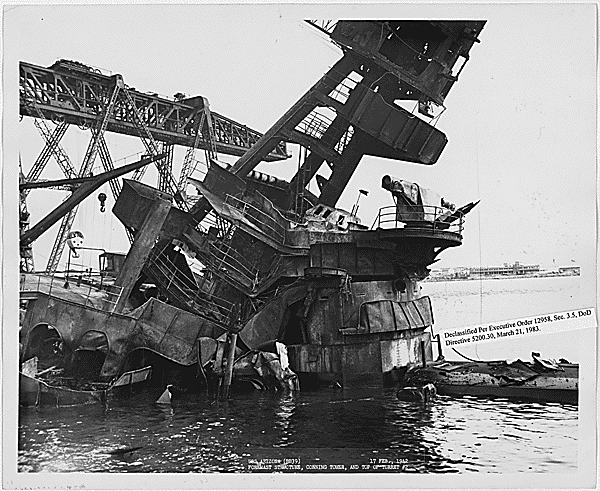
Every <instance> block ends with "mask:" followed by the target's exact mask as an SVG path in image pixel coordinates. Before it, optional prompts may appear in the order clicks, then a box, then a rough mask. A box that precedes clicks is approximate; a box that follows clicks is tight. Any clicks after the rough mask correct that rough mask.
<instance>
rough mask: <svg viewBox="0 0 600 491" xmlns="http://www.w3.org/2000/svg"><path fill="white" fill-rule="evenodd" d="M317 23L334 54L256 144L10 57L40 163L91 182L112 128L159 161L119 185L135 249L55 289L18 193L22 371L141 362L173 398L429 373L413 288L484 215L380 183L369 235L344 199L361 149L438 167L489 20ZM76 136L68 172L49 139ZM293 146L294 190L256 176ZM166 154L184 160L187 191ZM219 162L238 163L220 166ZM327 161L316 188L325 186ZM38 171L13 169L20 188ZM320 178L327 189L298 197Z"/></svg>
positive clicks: (143, 99) (190, 106)
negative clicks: (386, 197) (201, 391)
mask: <svg viewBox="0 0 600 491" xmlns="http://www.w3.org/2000/svg"><path fill="white" fill-rule="evenodd" d="M311 24H313V25H314V26H315V27H317V28H319V29H321V30H322V31H324V32H326V33H327V34H328V35H329V36H330V38H331V40H332V41H333V42H334V43H335V44H336V45H338V46H339V47H340V48H341V49H342V51H343V57H342V58H341V59H340V60H339V61H338V62H337V63H335V64H334V65H333V67H332V68H331V69H330V70H329V71H328V72H327V73H326V74H325V75H324V76H323V77H322V78H321V79H320V80H319V81H318V82H317V83H316V84H315V85H314V86H313V87H312V88H310V89H309V90H308V91H307V92H306V94H304V95H303V96H302V97H301V98H300V99H299V100H298V101H297V102H296V103H295V104H294V105H293V106H292V107H291V108H290V109H289V110H288V111H287V112H286V113H285V114H284V115H283V116H282V117H281V118H280V119H279V120H278V121H277V122H276V123H275V124H274V125H273V126H272V127H271V128H270V129H269V130H268V131H267V132H266V133H265V134H264V135H262V136H261V135H260V134H258V133H256V132H253V131H252V130H249V129H248V128H246V127H242V125H239V124H237V123H235V122H234V121H232V120H228V119H227V118H224V117H223V116H220V115H218V114H216V113H214V112H211V111H210V110H209V107H208V101H207V100H206V99H204V98H202V97H194V98H189V99H186V98H184V97H179V98H177V99H176V100H175V101H169V100H167V99H164V98H160V97H158V96H156V94H152V95H148V94H142V93H140V92H137V91H136V90H135V89H131V88H128V87H127V86H125V84H124V83H123V79H122V77H121V76H119V75H115V76H112V77H109V76H107V75H103V74H100V73H97V72H95V71H93V70H90V69H88V68H86V67H85V66H80V64H77V63H74V62H57V64H55V65H53V67H50V68H42V67H36V66H34V65H30V64H26V63H22V64H21V67H20V68H21V106H20V107H21V114H22V115H25V116H31V117H34V118H36V119H35V121H36V125H38V127H40V131H41V132H42V134H43V135H44V137H45V138H46V148H45V149H44V152H46V154H45V156H44V157H43V158H42V156H40V159H39V160H41V161H44V159H45V161H47V159H48V156H49V155H54V156H55V157H56V160H57V161H59V163H61V162H62V167H63V170H64V171H65V175H66V176H67V177H70V178H75V177H78V178H84V177H86V176H88V174H89V169H90V165H91V162H93V160H94V159H95V157H96V155H97V154H99V155H100V157H101V160H102V162H103V164H104V166H105V169H106V171H107V173H108V172H110V171H111V170H113V169H112V162H111V160H110V156H109V155H108V152H107V147H106V143H105V141H104V132H105V131H114V132H120V133H124V134H130V135H138V136H140V137H141V138H142V141H143V142H144V144H145V145H146V148H147V154H148V155H149V156H150V159H154V161H155V163H156V165H157V166H158V169H159V186H158V188H154V187H151V186H149V185H146V184H142V183H140V182H138V180H139V178H140V177H141V175H142V174H143V170H144V169H145V165H146V164H147V163H148V158H146V160H145V161H144V162H141V163H139V165H140V167H139V170H137V171H136V173H135V174H134V178H133V179H131V180H124V181H123V187H122V189H120V186H119V185H118V183H117V181H116V180H111V181H110V183H111V186H112V188H113V193H114V195H115V197H116V198H117V201H116V204H115V206H114V208H113V213H114V214H115V215H116V216H117V217H118V219H119V220H120V221H121V222H122V223H123V225H124V226H125V227H126V229H127V231H128V233H129V235H130V238H131V239H132V245H131V249H130V250H129V253H128V254H127V257H126V258H123V257H121V256H119V255H116V254H110V253H105V254H103V255H102V256H101V259H102V260H103V261H104V271H103V281H102V283H101V284H97V283H94V282H91V281H87V282H86V281H85V278H84V279H80V280H79V284H75V282H74V281H71V282H69V281H68V279H67V282H66V283H67V284H66V285H62V280H58V279H57V277H56V275H53V274H52V273H53V272H54V271H55V269H56V264H57V262H58V259H56V254H53V257H52V258H51V260H52V261H54V262H53V263H52V264H50V263H49V266H48V270H47V271H48V273H49V274H48V275H39V274H34V273H32V272H31V269H32V268H31V267H28V264H29V265H30V264H31V259H30V258H31V243H32V242H33V240H35V237H34V236H35V234H36V233H38V234H39V233H43V231H45V230H46V229H47V228H49V225H48V224H47V223H46V224H44V227H46V228H45V229H44V230H43V231H42V232H40V229H39V228H37V229H36V227H38V225H36V226H34V227H33V228H31V229H29V224H28V221H27V214H26V209H25V205H24V199H23V200H22V205H23V206H22V235H21V251H22V264H23V266H22V270H23V272H22V274H21V299H22V301H24V302H26V303H27V306H26V313H25V315H24V318H23V322H22V330H21V342H22V356H21V359H22V360H29V359H33V358H34V357H37V359H38V360H39V363H40V364H41V365H42V367H47V368H49V372H47V373H54V376H55V377H57V376H58V375H61V376H64V377H67V376H69V377H75V378H78V379H81V380H87V381H90V380H91V381H98V382H102V383H105V384H106V383H108V382H109V381H111V380H114V379H115V378H117V377H119V376H120V375H122V374H123V373H128V372H130V371H132V370H139V369H143V368H144V367H147V366H151V367H152V370H153V373H152V380H154V381H156V382H158V383H159V384H160V385H162V387H164V385H165V384H167V383H169V384H173V385H175V386H176V387H180V388H182V389H183V390H185V388H186V387H192V386H195V387H197V386H198V385H199V384H201V383H206V384H210V382H211V380H213V379H214V380H217V381H222V380H223V378H224V380H225V382H224V384H225V385H226V386H228V383H229V380H230V378H229V379H228V376H229V377H231V375H233V377H234V379H235V380H238V381H243V380H246V381H249V382H251V383H252V384H253V385H255V386H257V387H265V386H269V385H275V386H279V387H288V388H298V387H299V384H298V378H300V379H302V383H303V385H304V384H307V385H310V384H311V383H323V382H326V383H333V384H336V383H337V384H339V385H341V386H344V387H346V386H349V385H352V384H361V385H371V384H378V385H380V384H383V383H397V382H398V381H399V380H401V379H402V377H403V376H404V374H405V372H406V371H407V370H408V368H409V367H411V366H415V365H425V364H427V363H431V362H432V361H433V350H432V334H431V332H430V330H429V328H430V327H431V326H432V325H433V313H432V308H431V302H430V299H429V298H428V297H426V296H423V295H422V294H421V288H420V286H419V281H420V280H422V279H424V278H425V277H426V276H427V275H428V272H429V271H428V269H427V267H428V266H429V265H431V264H432V263H433V262H434V261H435V260H436V258H437V256H438V255H439V254H440V253H441V252H442V251H443V250H445V249H446V248H448V247H455V246H459V245H460V244H461V242H462V231H463V220H464V215H465V214H466V213H468V211H470V210H471V209H472V208H473V206H475V204H476V203H469V204H467V205H465V206H463V207H460V208H456V207H455V206H454V205H452V204H451V203H448V202H447V201H446V200H444V199H443V198H442V197H441V196H440V195H438V194H437V193H435V192H433V191H430V190H427V189H424V188H422V187H420V186H419V185H417V184H415V183H412V182H408V181H405V180H401V179H396V178H393V177H390V176H383V179H382V186H383V187H384V188H385V189H386V190H388V191H389V192H390V193H391V195H392V197H393V199H394V201H395V204H394V205H392V206H388V207H384V208H382V209H381V210H380V211H379V214H378V216H377V219H376V221H375V223H374V225H373V226H372V227H367V226H365V225H363V224H361V223H360V220H359V219H358V218H357V216H356V211H357V209H356V208H357V207H355V209H354V210H353V211H352V213H349V212H347V211H344V210H341V209H337V208H335V205H336V203H337V201H338V199H339V198H340V195H341V194H342V191H343V190H344V188H345V187H346V185H347V183H348V181H349V179H350V177H351V176H352V174H353V173H354V171H355V170H356V168H357V166H358V164H359V162H360V161H361V159H362V157H363V156H364V155H372V156H377V157H384V158H387V159H391V160H399V161H405V162H412V163H416V164H424V165H432V164H434V163H436V162H437V160H438V158H439V156H440V154H441V153H442V150H443V149H444V147H445V145H446V143H447V139H446V136H445V135H444V133H442V132H441V131H440V130H439V129H437V128H436V127H435V122H436V121H437V117H438V116H439V114H440V113H441V111H442V110H443V109H444V108H443V103H444V99H445V97H446V95H447V94H448V92H449V91H450V89H451V88H452V86H453V85H454V83H455V82H456V80H457V78H458V75H459V74H460V72H461V70H462V68H463V67H464V64H465V62H466V61H467V60H468V58H469V51H470V49H471V48H472V46H473V44H474V43H475V42H478V39H477V36H478V34H479V32H480V31H481V30H482V28H483V26H484V24H485V22H484V21H439V22H436V21H339V22H337V23H317V22H313V21H311ZM408 104H410V105H411V106H414V108H413V110H412V112H411V111H409V110H407V109H405V108H404V106H407V105H408ZM48 119H52V120H54V121H55V122H56V123H57V126H56V129H55V130H54V132H51V131H50V129H49V127H48V126H47V124H46V122H45V120H48ZM69 124H78V125H80V126H83V127H89V128H91V129H92V141H91V142H90V147H89V148H88V153H87V154H86V157H85V158H84V164H83V165H82V170H81V171H80V172H79V173H78V172H76V171H75V169H74V168H73V167H72V165H71V166H69V165H68V157H67V156H66V155H65V154H64V151H63V153H61V151H62V149H61V148H60V144H59V141H60V138H61V136H62V134H64V131H65V130H66V127H67V126H68V125H69ZM286 142H291V143H295V144H298V145H299V146H300V161H299V164H298V170H297V172H296V174H295V175H294V177H293V178H292V179H291V180H290V181H289V182H287V181H284V180H281V179H277V178H275V177H272V176H270V175H266V174H264V173H261V172H257V171H255V170H254V169H255V167H256V166H257V165H258V164H259V163H260V162H261V161H265V160H281V159H284V158H287V157H289V156H288V154H287V149H286ZM174 145H185V146H187V147H188V148H189V150H188V154H186V161H185V162H184V166H183V167H184V170H183V172H182V176H181V179H180V180H179V183H178V182H177V180H176V179H175V178H174V177H173V176H172V174H171V166H172V151H173V146H174ZM197 148H199V149H204V150H205V151H206V153H207V158H208V159H209V161H210V165H209V166H208V172H207V174H206V176H205V178H204V179H203V180H202V181H200V180H197V179H192V178H190V172H189V171H190V167H191V166H192V159H191V158H188V155H190V152H193V151H194V149H197ZM219 152H225V153H229V154H233V155H241V157H240V158H239V160H237V162H235V164H233V165H231V166H229V165H226V164H224V163H222V162H220V161H219V160H218V159H217V154H218V153H219ZM42 163H43V162H42ZM323 165H326V166H327V167H328V168H329V170H330V177H329V178H327V179H326V178H325V177H323V176H322V175H320V174H318V171H319V169H320V168H321V167H322V166H323ZM41 168H43V165H42V164H41V163H36V166H34V169H33V170H32V171H31V172H30V174H29V175H28V176H27V178H24V177H23V179H22V182H23V186H22V191H21V193H22V196H23V194H24V193H26V192H28V190H27V188H26V186H27V185H29V186H34V184H31V183H32V182H35V181H36V180H37V178H38V177H39V174H40V172H41ZM97 177H98V176H97ZM313 178H314V179H316V183H317V184H318V189H319V191H320V193H319V195H318V196H317V195H315V194H313V193H312V192H310V191H309V189H308V184H309V182H310V181H311V180H313ZM188 182H191V184H193V186H195V188H196V189H197V190H198V193H199V196H198V198H197V199H196V200H194V199H193V197H189V196H187V194H186V192H185V189H186V186H187V183H188ZM42 184H43V183H42ZM42 184H38V185H39V186H41V185H42ZM84 185H85V184H82V185H81V186H82V187H83V186H84ZM79 189H80V188H78V190H79ZM94 189H97V187H96V188H94ZM78 190H76V191H75V192H74V194H75V193H77V191H78ZM86 192H92V191H89V190H88V191H86ZM83 194H85V193H83ZM72 211H73V209H70V210H69V212H68V213H69V214H68V215H66V216H65V213H66V212H62V213H57V214H56V216H53V217H52V220H53V221H52V220H51V221H52V223H55V222H56V221H58V220H59V219H61V218H63V225H64V226H63V227H62V228H61V231H62V235H61V234H59V237H58V238H57V244H56V246H55V250H56V251H55V252H56V253H57V254H58V255H59V256H60V252H62V248H61V247H64V243H65V238H66V237H67V234H66V233H68V231H69V229H70V225H71V224H72V219H70V218H69V217H71V215H72ZM69 219H70V220H71V221H70V223H69ZM44 227H42V228H44ZM32 231H33V232H35V233H32ZM38 236H39V235H38ZM61 241H62V244H61ZM192 260H197V261H199V262H200V263H201V264H202V265H203V268H204V269H203V270H202V272H201V273H197V272H193V271H192V269H191V268H190V266H189V262H190V261H192ZM111 275H112V277H113V278H114V281H109V279H110V278H111ZM69 283H70V284H69ZM149 284H151V285H153V286H152V288H150V289H148V288H147V285H149ZM65 286H68V288H65ZM232 347H234V349H232ZM227 367H229V370H226V368H227ZM231 372H233V373H231ZM45 382H47V383H49V382H48V380H46V381H45ZM35 390H37V391H38V396H39V393H40V391H41V392H44V391H46V392H47V391H48V390H50V389H49V388H48V387H46V388H45V389H40V387H37V389H35ZM38 396H36V400H39V397H38Z"/></svg>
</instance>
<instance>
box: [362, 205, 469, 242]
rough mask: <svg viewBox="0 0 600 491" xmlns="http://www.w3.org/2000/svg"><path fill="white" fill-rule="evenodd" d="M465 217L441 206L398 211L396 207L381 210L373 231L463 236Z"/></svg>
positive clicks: (372, 226)
mask: <svg viewBox="0 0 600 491" xmlns="http://www.w3.org/2000/svg"><path fill="white" fill-rule="evenodd" d="M463 224H464V215H463V214H462V213H461V212H459V211H454V212H453V211H452V210H449V209H448V208H442V207H441V206H419V207H418V209H415V210H398V209H397V208H396V206H385V207H383V208H380V210H379V213H378V214H377V217H376V218H375V221H374V222H373V225H371V229H379V228H380V229H394V228H411V229H413V228H421V229H428V230H434V231H440V232H452V233H455V234H459V235H462V231H463Z"/></svg>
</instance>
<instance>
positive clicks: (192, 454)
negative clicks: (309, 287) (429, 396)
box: [18, 390, 577, 473]
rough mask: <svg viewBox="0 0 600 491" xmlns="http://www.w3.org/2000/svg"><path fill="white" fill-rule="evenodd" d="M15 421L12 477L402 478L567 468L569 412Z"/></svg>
mask: <svg viewBox="0 0 600 491" xmlns="http://www.w3.org/2000/svg"><path fill="white" fill-rule="evenodd" d="M20 418H21V421H20V429H19V437H20V443H19V460H18V462H19V464H18V465H19V471H21V472H38V471H49V472H74V471H78V472H108V471H110V472H248V471H249V469H248V461H249V459H263V460H264V459H276V458H280V459H285V458H289V459H300V461H301V464H302V465H303V466H306V465H307V464H319V463H320V464H339V463H344V464H345V466H346V470H347V471H349V469H350V466H351V465H352V464H355V465H357V466H359V469H358V470H355V472H360V471H361V470H367V469H361V467H362V466H363V465H372V464H373V463H377V462H381V461H380V460H379V459H386V460H387V461H389V462H390V463H392V462H398V463H402V470H403V471H404V472H428V473H431V472H469V471H474V472H499V473H502V472H569V471H573V472H575V471H576V470H577V439H576V435H577V408H576V407H574V406H569V405H560V404H540V403H513V402H509V401H505V400H501V399H496V400H486V399H475V398H447V397H440V398H438V399H437V400H436V401H435V402H434V403H432V404H429V405H427V406H424V405H422V404H420V403H412V402H403V401H398V400H397V399H396V396H395V391H394V390H386V391H375V392H373V391H372V392H370V393H358V392H348V391H341V390H340V391H333V390H332V391H320V392H318V393H299V394H291V395H277V394H271V393H255V394H250V395H243V396H241V395H240V396H238V397H236V398H235V399H233V400H231V401H229V402H227V403H216V402H214V401H210V400H207V399H206V398H205V396H198V397H195V398H188V399H185V400H181V401H178V402H177V401H176V402H174V404H173V406H172V407H170V406H160V405H156V404H154V403H153V402H152V401H151V400H146V401H145V400H140V399H136V400H135V401H129V402H124V403H120V404H118V405H114V406H111V407H108V408H102V407H100V406H88V407H79V408H62V409H60V410H57V409H44V410H35V409H33V410H24V411H22V412H21V416H20ZM137 446H141V447H142V448H141V449H139V450H137V451H135V452H132V453H128V454H125V455H121V456H113V455H110V454H109V453H108V452H109V451H110V450H113V449H115V448H120V447H137ZM372 459H375V460H372ZM272 470H273V469H271V471H272ZM369 470H370V471H371V472H373V470H375V471H376V472H384V471H386V469H383V468H373V467H371V468H370V469H369ZM267 472H269V471H267ZM393 472H398V470H397V469H396V470H394V471H393Z"/></svg>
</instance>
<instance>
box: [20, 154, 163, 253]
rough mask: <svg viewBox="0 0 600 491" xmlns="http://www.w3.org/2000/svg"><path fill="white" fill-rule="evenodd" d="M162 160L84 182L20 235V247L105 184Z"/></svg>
mask: <svg viewBox="0 0 600 491" xmlns="http://www.w3.org/2000/svg"><path fill="white" fill-rule="evenodd" d="M162 158H164V154H158V155H155V156H153V157H148V158H144V159H141V160H139V161H137V162H134V163H133V164H129V165H125V166H123V167H119V168H118V169H115V170H112V171H109V172H105V173H103V174H100V175H98V176H96V177H95V178H94V179H93V180H92V181H91V182H86V183H84V184H82V185H81V186H80V187H79V188H78V189H77V190H76V191H74V192H73V194H72V195H71V196H69V198H68V199H67V200H65V201H63V202H62V203H61V204H60V205H58V206H57V207H56V208H55V209H54V210H52V211H51V212H50V213H49V214H48V215H46V217H44V218H42V219H41V220H40V221H39V222H38V223H37V224H36V225H34V226H33V227H32V228H31V229H29V230H28V231H27V232H25V233H24V234H23V235H21V240H20V243H21V247H23V246H26V245H28V244H31V243H32V242H33V241H34V240H36V239H37V238H38V237H39V236H40V235H42V234H43V233H44V232H46V231H47V230H48V229H49V228H50V227H52V225H54V224H55V223H56V222H57V221H58V220H60V219H61V218H62V217H63V216H65V215H66V214H67V213H69V211H70V210H72V209H73V208H74V207H75V206H77V205H78V204H79V203H81V202H82V201H83V200H84V199H85V198H87V197H88V196H89V195H90V194H92V193H93V192H94V191H96V190H97V189H98V188H99V187H100V186H102V185H103V184H104V183H105V182H107V181H110V180H111V179H115V178H116V177H119V176H122V175H124V174H127V173H128V172H131V171H134V170H135V169H137V168H138V167H141V166H143V165H148V164H150V163H152V162H154V161H155V160H159V159H162Z"/></svg>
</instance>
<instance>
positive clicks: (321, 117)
mask: <svg viewBox="0 0 600 491" xmlns="http://www.w3.org/2000/svg"><path fill="white" fill-rule="evenodd" d="M332 122H333V120H332V119H331V118H330V117H328V116H326V115H325V114H321V113H318V112H317V111H316V110H313V111H312V112H311V113H310V114H309V115H308V116H306V117H305V118H304V119H303V120H302V121H300V122H299V123H298V125H297V126H296V130H297V131H299V132H300V133H304V134H305V135H307V136H311V137H313V138H316V139H317V140H320V139H321V137H322V136H323V134H324V133H325V132H326V131H327V128H329V127H330V126H331V123H332Z"/></svg>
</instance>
